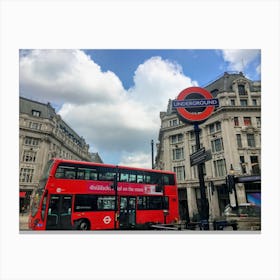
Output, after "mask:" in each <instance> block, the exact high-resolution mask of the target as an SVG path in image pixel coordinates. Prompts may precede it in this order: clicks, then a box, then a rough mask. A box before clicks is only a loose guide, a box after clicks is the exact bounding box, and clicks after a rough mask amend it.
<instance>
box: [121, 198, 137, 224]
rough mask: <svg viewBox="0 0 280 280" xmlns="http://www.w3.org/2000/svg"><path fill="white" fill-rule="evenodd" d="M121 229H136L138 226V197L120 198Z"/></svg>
mask: <svg viewBox="0 0 280 280" xmlns="http://www.w3.org/2000/svg"><path fill="white" fill-rule="evenodd" d="M119 221H120V229H129V228H134V227H135V225H136V197H132V196H121V197H120V220H119Z"/></svg>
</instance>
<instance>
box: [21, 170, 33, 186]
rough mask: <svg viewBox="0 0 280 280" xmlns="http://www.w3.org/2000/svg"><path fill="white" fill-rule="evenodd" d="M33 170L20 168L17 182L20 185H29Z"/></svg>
mask: <svg viewBox="0 0 280 280" xmlns="http://www.w3.org/2000/svg"><path fill="white" fill-rule="evenodd" d="M33 173H34V169H33V168H21V169H20V175H19V180H20V182H22V183H31V182H32V178H33Z"/></svg>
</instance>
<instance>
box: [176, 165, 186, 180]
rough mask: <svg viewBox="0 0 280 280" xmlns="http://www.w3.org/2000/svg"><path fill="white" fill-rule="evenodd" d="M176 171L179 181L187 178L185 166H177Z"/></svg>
mask: <svg viewBox="0 0 280 280" xmlns="http://www.w3.org/2000/svg"><path fill="white" fill-rule="evenodd" d="M174 172H175V173H176V177H177V180H178V181H184V180H185V166H175V167H174Z"/></svg>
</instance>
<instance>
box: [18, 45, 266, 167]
mask: <svg viewBox="0 0 280 280" xmlns="http://www.w3.org/2000/svg"><path fill="white" fill-rule="evenodd" d="M260 61H261V53H260V50H145V49H142V50H46V49H44V50H23V49H21V50H20V61H19V67H20V72H19V73H20V75H19V78H20V81H19V83H20V95H21V96H24V97H27V98H30V99H33V100H36V101H39V102H43V103H47V102H50V103H51V104H52V106H53V107H54V108H55V109H56V112H57V113H58V114H60V115H61V116H62V118H63V119H64V120H65V121H66V122H67V123H68V125H69V126H70V127H72V128H73V129H74V130H75V131H76V132H77V133H78V134H79V135H81V136H83V137H84V138H85V140H86V142H87V143H88V144H89V145H90V151H92V152H98V153H99V155H100V156H101V158H102V160H103V161H104V162H105V163H113V164H123V165H133V166H139V167H151V145H150V143H151V140H152V139H153V140H154V141H155V142H156V141H157V138H158V132H159V128H160V118H159V113H160V111H165V110H166V108H167V103H168V100H169V99H170V98H175V97H176V96H177V95H178V94H179V93H180V91H181V90H183V89H184V88H187V87H190V86H201V87H203V86H206V85H207V83H209V82H211V81H213V80H214V79H215V78H217V77H218V76H220V75H222V74H223V72H225V71H243V72H244V74H245V75H246V76H247V77H248V78H250V79H252V80H260V69H261V67H260Z"/></svg>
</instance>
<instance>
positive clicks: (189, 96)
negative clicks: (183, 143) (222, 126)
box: [172, 87, 219, 123]
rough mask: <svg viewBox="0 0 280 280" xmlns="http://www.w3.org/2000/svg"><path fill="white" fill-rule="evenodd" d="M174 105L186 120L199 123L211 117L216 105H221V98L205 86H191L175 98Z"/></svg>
mask: <svg viewBox="0 0 280 280" xmlns="http://www.w3.org/2000/svg"><path fill="white" fill-rule="evenodd" d="M201 97H203V98H201ZM172 107H173V108H174V109H176V110H177V113H178V114H179V116H180V117H181V118H183V120H184V121H187V122H191V123H193V122H194V123H195V122H197V123H199V122H203V121H205V120H206V119H207V118H208V117H210V115H211V114H212V113H213V111H214V109H215V107H219V100H218V99H217V98H213V96H212V94H211V93H210V92H209V91H207V90H206V89H204V88H200V87H189V88H186V89H184V90H183V91H181V92H180V93H179V95H178V97H177V99H176V100H173V102H172Z"/></svg>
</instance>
